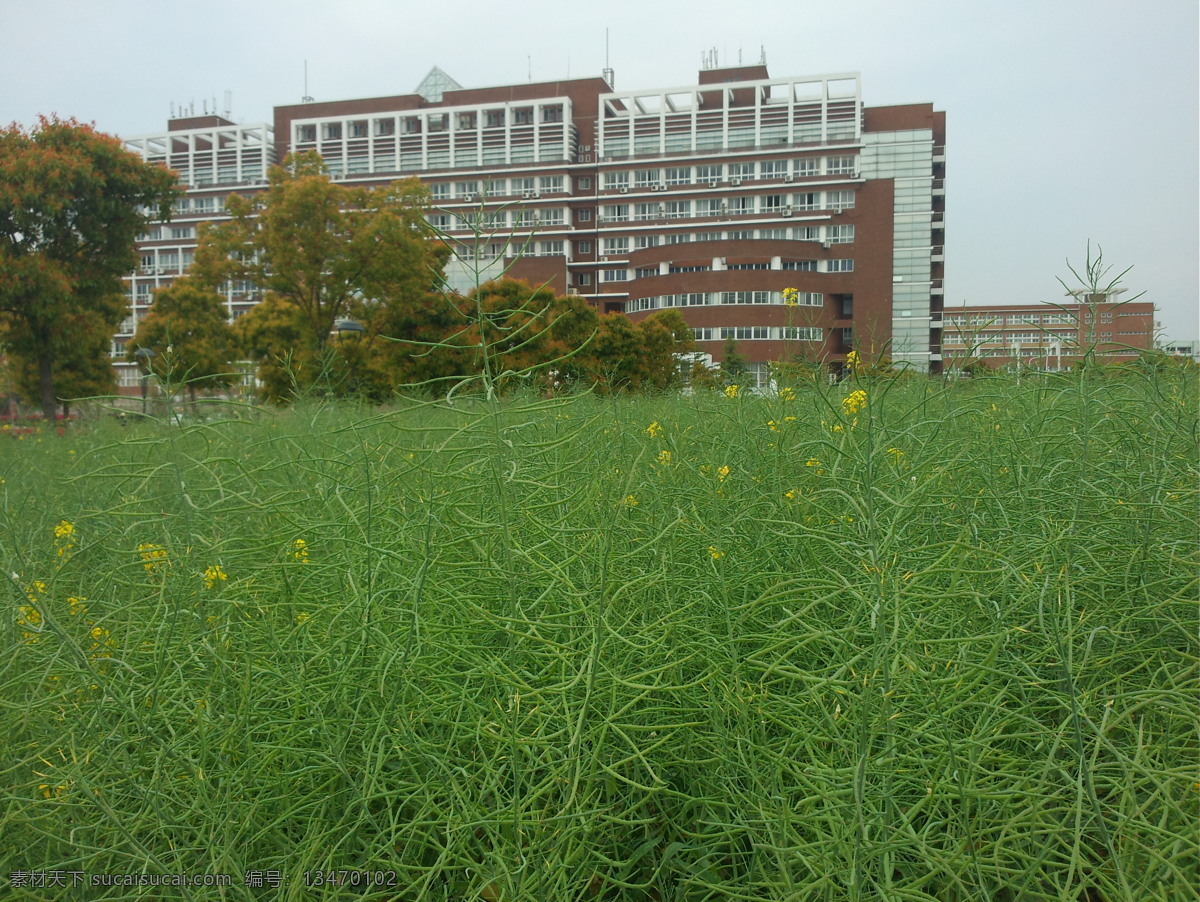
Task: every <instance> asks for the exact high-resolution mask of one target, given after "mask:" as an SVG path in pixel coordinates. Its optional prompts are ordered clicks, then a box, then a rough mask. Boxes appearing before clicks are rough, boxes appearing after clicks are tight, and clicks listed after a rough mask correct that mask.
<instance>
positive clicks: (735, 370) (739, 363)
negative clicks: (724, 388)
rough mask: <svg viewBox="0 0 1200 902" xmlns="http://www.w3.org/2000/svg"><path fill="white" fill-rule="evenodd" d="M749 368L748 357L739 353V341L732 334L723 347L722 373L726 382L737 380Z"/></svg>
mask: <svg viewBox="0 0 1200 902" xmlns="http://www.w3.org/2000/svg"><path fill="white" fill-rule="evenodd" d="M747 370H748V366H747V361H746V358H745V357H743V356H742V355H741V354H739V353H738V349H737V341H736V340H735V339H734V337H733V336H732V335H730V336H729V337H728V338H726V339H725V344H724V346H723V347H722V348H721V373H722V375H724V377H725V381H726V382H736V381H737V380H738V379H740V378H741V377H742V376H744V375H745V374H746V372H747Z"/></svg>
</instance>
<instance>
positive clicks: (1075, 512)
mask: <svg viewBox="0 0 1200 902" xmlns="http://www.w3.org/2000/svg"><path fill="white" fill-rule="evenodd" d="M856 388H859V389H862V390H864V391H865V392H866V395H867V400H866V404H865V406H864V407H863V408H862V409H860V410H857V411H852V410H848V409H847V405H845V404H844V403H843V402H844V399H846V398H847V396H848V395H849V392H850V391H851V390H853V389H856ZM853 406H854V404H853V402H852V403H851V404H850V405H849V407H851V408H852V407H853ZM1196 411H1197V394H1196V384H1195V380H1194V378H1193V377H1189V376H1187V375H1181V374H1170V373H1168V374H1161V373H1160V374H1153V373H1151V374H1148V375H1137V374H1129V375H1125V376H1122V377H1119V378H1107V377H1103V376H1101V375H1099V373H1098V371H1092V372H1090V373H1085V374H1084V375H1083V376H1081V377H1080V376H1076V377H1050V378H1046V379H1044V380H1035V381H1033V382H1023V383H1021V384H1017V383H1015V382H1013V381H1011V380H1007V379H1001V378H993V379H982V380H976V381H975V382H972V383H960V384H954V385H949V386H944V385H939V384H933V383H928V382H925V381H920V380H915V381H912V382H903V381H900V382H895V383H890V384H887V383H869V384H868V383H864V384H862V385H857V386H856V385H848V386H835V387H817V386H798V387H797V388H796V390H795V397H794V398H792V399H786V400H785V399H781V398H754V397H745V396H741V397H736V398H727V397H725V396H724V395H711V396H710V395H704V396H696V397H692V398H678V397H665V398H652V399H616V400H599V399H594V398H590V397H579V398H571V399H561V400H541V399H536V398H524V399H520V398H518V399H514V400H508V401H504V402H499V403H485V402H476V401H471V400H464V401H460V402H459V403H457V404H456V405H455V406H453V407H445V406H441V405H437V404H423V403H416V402H413V403H410V404H405V405H401V406H399V407H397V408H396V409H392V410H387V411H373V410H366V409H353V408H347V407H320V406H315V407H299V408H295V409H292V410H290V411H287V412H266V411H254V412H249V411H246V410H234V411H229V412H227V413H228V414H229V415H228V417H227V418H226V419H222V420H213V421H210V422H206V423H198V424H194V425H190V426H186V427H183V428H178V427H174V428H173V427H168V426H166V425H161V424H159V423H136V422H135V423H132V424H130V425H129V426H127V427H123V428H122V427H119V426H117V425H116V424H115V423H112V424H109V423H104V424H101V425H98V426H96V427H95V428H94V430H92V431H91V432H87V433H82V434H81V433H68V434H67V435H66V436H63V437H58V436H55V435H51V434H46V435H36V436H35V435H28V436H24V437H23V438H20V439H15V438H14V439H13V440H12V441H0V475H2V476H3V479H4V483H3V485H2V486H0V492H2V493H3V495H2V499H3V517H4V521H3V531H4V532H3V536H4V537H3V543H2V545H0V551H2V553H3V556H4V560H3V562H2V563H3V567H4V571H5V572H6V573H9V572H11V573H12V577H11V579H10V581H9V582H10V585H9V588H8V598H9V602H8V614H7V615H6V616H5V617H4V618H3V621H2V622H0V643H2V645H3V651H2V655H3V657H2V663H0V712H2V718H3V719H2V720H0V729H2V731H3V732H2V736H3V739H0V743H2V744H3V755H0V770H2V777H0V835H3V837H4V842H3V843H2V851H0V856H2V857H3V858H4V867H3V868H2V869H0V872H2V873H3V874H5V875H10V876H9V878H8V880H7V881H6V883H5V886H6V889H5V893H6V894H7V897H9V898H14V899H43V898H51V897H53V898H69V897H71V896H69V895H67V894H66V893H65V891H64V893H63V895H60V896H48V895H46V893H47V892H48V891H47V890H45V889H39V888H36V887H32V886H27V885H26V886H22V885H20V884H21V883H23V882H26V881H24V879H13V878H12V877H11V874H12V873H13V872H16V871H22V870H24V871H31V870H33V871H42V872H45V871H51V870H62V871H81V872H86V874H87V875H89V877H88V878H87V879H91V877H90V875H97V874H120V873H146V874H152V875H171V874H179V873H185V874H192V875H196V874H202V873H209V874H228V875H231V877H232V885H231V886H229V887H226V888H224V889H220V890H218V889H213V888H204V887H191V888H188V887H170V888H161V887H145V886H143V887H127V886H126V887H109V886H103V887H102V886H90V887H84V888H79V889H76V890H74V891H73V892H75V893H76V894H77V895H76V896H75V897H76V898H86V899H114V900H115V899H175V898H180V899H215V898H223V899H264V898H280V899H310V898H329V899H373V900H416V899H430V900H433V899H482V900H519V899H520V900H524V899H528V900H591V899H596V900H608V899H613V900H615V899H642V900H664V902H665V900H680V902H683V900H688V902H691V900H696V902H699V900H725V899H729V900H735V899H736V900H768V899H772V900H843V899H846V900H868V899H875V900H938V902H955V900H962V902H966V900H981V899H982V900H993V902H1032V900H1072V902H1076V900H1088V902H1098V900H1105V902H1109V900H1138V902H1141V900H1147V899H1163V900H1175V899H1179V900H1190V899H1193V898H1195V896H1196V893H1197V876H1196V875H1197V872H1198V870H1197V868H1198V865H1200V861H1198V858H1197V842H1196V823H1197V816H1198V800H1200V792H1198V789H1200V782H1198V781H1200V774H1198V772H1197V770H1198V769H1197V755H1198V752H1200V744H1198V742H1197V727H1196V724H1197V704H1196V698H1197V690H1198V688H1200V681H1198V675H1200V672H1198V664H1197V662H1198V660H1200V657H1198V644H1197V604H1196V602H1197V532H1196V529H1197V527H1196V524H1197V520H1198V516H1197V416H1196ZM664 452H665V453H664ZM64 523H65V524H66V525H65V526H64ZM56 527H57V528H58V529H57V534H56ZM68 527H69V528H68ZM39 583H40V585H38V584H39ZM71 599H74V602H72V601H71ZM339 869H349V870H350V871H354V872H364V871H365V872H382V874H381V876H385V878H386V879H387V882H388V883H391V884H392V885H389V886H372V887H367V886H365V885H364V884H363V881H362V878H361V877H360V878H354V877H352V876H350V875H343V878H342V884H341V885H330V884H329V882H328V881H327V880H326V881H325V883H324V884H323V885H320V886H311V885H308V884H312V883H314V881H320V880H321V879H322V877H321V876H320V875H319V874H318V872H326V871H330V870H333V871H336V870H339ZM272 871H275V872H279V873H280V874H281V875H282V878H281V883H280V885H279V886H278V887H275V886H272V885H271V882H270V881H268V882H267V884H266V885H265V886H263V887H261V888H259V887H255V886H247V885H245V879H244V875H246V874H247V873H248V872H272ZM306 874H307V877H306ZM391 874H394V881H393V879H392V878H391V877H390V875H391ZM335 877H336V875H335ZM355 879H358V881H359V884H360V885H358V886H352V885H350V884H351V883H353V882H354V880H355ZM251 882H255V881H254V880H253V879H252V880H251Z"/></svg>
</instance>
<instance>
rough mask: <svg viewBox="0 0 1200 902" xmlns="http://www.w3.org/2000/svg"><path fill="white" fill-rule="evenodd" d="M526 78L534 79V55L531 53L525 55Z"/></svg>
mask: <svg viewBox="0 0 1200 902" xmlns="http://www.w3.org/2000/svg"><path fill="white" fill-rule="evenodd" d="M525 78H526V79H527V80H529V81H533V56H532V55H530V54H526V56H525Z"/></svg>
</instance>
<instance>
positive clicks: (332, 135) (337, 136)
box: [324, 122, 342, 141]
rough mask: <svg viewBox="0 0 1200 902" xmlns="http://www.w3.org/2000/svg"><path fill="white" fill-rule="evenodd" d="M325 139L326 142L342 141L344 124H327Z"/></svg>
mask: <svg viewBox="0 0 1200 902" xmlns="http://www.w3.org/2000/svg"><path fill="white" fill-rule="evenodd" d="M324 137H325V140H326V141H340V140H341V139H342V123H340V122H326V123H325V127H324Z"/></svg>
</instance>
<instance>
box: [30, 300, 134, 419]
mask: <svg viewBox="0 0 1200 902" xmlns="http://www.w3.org/2000/svg"><path fill="white" fill-rule="evenodd" d="M111 334H112V333H111V327H110V325H109V324H108V323H107V322H106V321H105V320H104V318H103V317H101V316H99V315H98V314H96V313H95V312H93V311H77V312H75V313H72V314H69V315H67V316H66V317H64V318H63V319H62V321H61V322H60V324H59V330H58V345H59V350H58V353H57V356H56V358H55V367H54V368H55V377H54V391H55V396H56V399H61V400H62V410H63V414H64V416H65V415H69V414H70V412H71V411H70V400H69V399H73V398H92V397H97V396H100V395H111V394H113V393H114V392H115V391H116V388H117V374H116V371H115V370H114V369H113V366H112V360H111V359H110V357H109V350H110V348H111V346H112V337H111ZM9 367H10V373H11V375H12V379H13V387H14V389H15V390H16V392H17V394H18V395H20V397H21V398H22V400H24V401H26V402H28V403H32V404H39V403H40V401H41V385H40V380H39V376H38V361H37V359H36V358H35V357H29V356H24V355H22V354H20V353H17V352H15V351H14V352H13V353H12V354H10V355H9Z"/></svg>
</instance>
